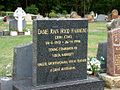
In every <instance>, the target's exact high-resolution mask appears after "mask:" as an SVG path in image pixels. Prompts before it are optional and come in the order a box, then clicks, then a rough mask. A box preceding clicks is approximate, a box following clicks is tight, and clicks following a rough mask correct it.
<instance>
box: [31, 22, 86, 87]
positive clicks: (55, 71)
mask: <svg viewBox="0 0 120 90" xmlns="http://www.w3.org/2000/svg"><path fill="white" fill-rule="evenodd" d="M87 28H88V22H87V20H35V21H34V22H33V69H34V70H33V71H34V72H33V84H34V85H40V84H47V83H56V82H60V81H69V80H80V79H86V78H87V69H86V67H87V66H86V62H87V40H88V32H87Z"/></svg>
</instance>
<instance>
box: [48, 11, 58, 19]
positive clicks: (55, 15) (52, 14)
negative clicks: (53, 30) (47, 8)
mask: <svg viewBox="0 0 120 90" xmlns="http://www.w3.org/2000/svg"><path fill="white" fill-rule="evenodd" d="M49 17H50V18H55V17H57V14H56V12H55V11H54V10H51V12H50V13H49Z"/></svg>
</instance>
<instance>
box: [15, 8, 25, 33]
mask: <svg viewBox="0 0 120 90" xmlns="http://www.w3.org/2000/svg"><path fill="white" fill-rule="evenodd" d="M25 16H26V13H25V11H24V10H23V9H22V8H21V7H18V8H17V9H16V10H15V12H14V17H15V19H16V20H17V21H18V25H17V27H18V31H19V32H22V21H23V20H24V17H25Z"/></svg>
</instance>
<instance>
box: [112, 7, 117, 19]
mask: <svg viewBox="0 0 120 90" xmlns="http://www.w3.org/2000/svg"><path fill="white" fill-rule="evenodd" d="M111 14H112V19H116V18H118V10H116V9H113V10H112V12H111Z"/></svg>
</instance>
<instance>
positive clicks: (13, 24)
mask: <svg viewBox="0 0 120 90" xmlns="http://www.w3.org/2000/svg"><path fill="white" fill-rule="evenodd" d="M22 24H23V25H22V28H25V26H26V21H25V20H23V21H22ZM9 31H18V28H17V20H15V19H13V20H11V21H10V22H9Z"/></svg>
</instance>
